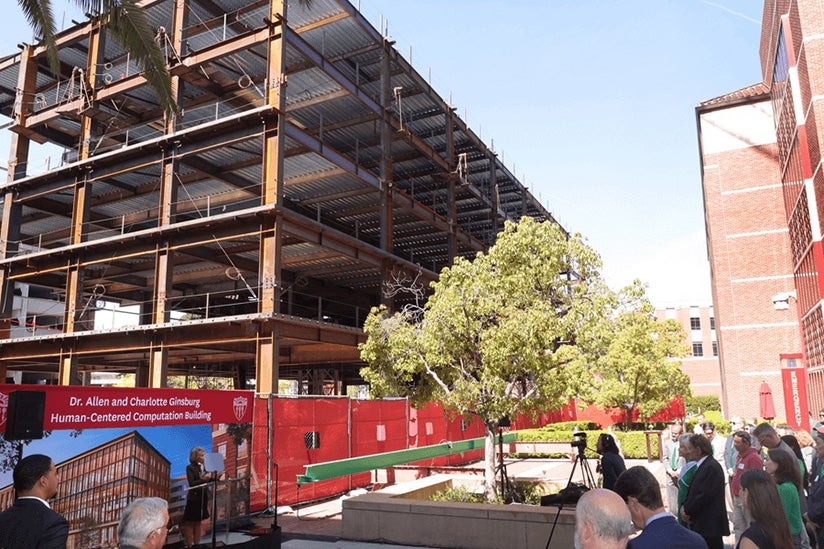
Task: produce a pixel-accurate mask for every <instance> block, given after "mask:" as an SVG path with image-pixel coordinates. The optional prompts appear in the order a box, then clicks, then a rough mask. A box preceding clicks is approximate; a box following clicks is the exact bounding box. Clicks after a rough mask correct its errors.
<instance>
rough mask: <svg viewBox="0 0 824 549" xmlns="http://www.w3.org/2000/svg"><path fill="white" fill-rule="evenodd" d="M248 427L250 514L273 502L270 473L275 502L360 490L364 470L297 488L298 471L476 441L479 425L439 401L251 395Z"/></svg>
mask: <svg viewBox="0 0 824 549" xmlns="http://www.w3.org/2000/svg"><path fill="white" fill-rule="evenodd" d="M270 413H271V454H272V463H270V462H269V461H268V460H267V456H268V455H269V451H270V450H269V444H270V440H269V438H268V437H267V436H266V433H267V430H268V425H269V421H270ZM517 424H518V427H519V428H527V427H530V426H534V425H537V422H533V421H531V420H529V419H527V418H519V420H518V421H517ZM254 425H255V433H254V436H253V437H252V456H253V465H252V469H253V471H254V475H253V481H252V491H251V508H252V510H259V509H264V508H266V507H267V505H269V504H274V503H275V501H274V500H275V486H274V477H275V475H276V476H277V505H289V504H293V503H296V502H299V501H311V500H314V499H320V498H323V497H326V496H331V495H334V494H338V493H341V492H345V491H347V490H350V489H352V488H357V487H362V486H366V485H368V484H369V483H370V482H371V480H372V479H371V474H370V473H360V474H356V475H350V476H347V477H341V478H336V479H330V480H325V481H320V482H314V483H310V484H304V485H302V486H300V487H298V485H297V475H300V474H303V473H304V472H305V466H306V465H307V464H311V463H321V462H326V461H334V460H339V459H345V458H350V457H359V456H366V455H371V454H379V453H382V452H391V451H395V450H405V449H407V448H417V447H421V446H429V445H431V444H438V443H442V442H446V441H457V440H464V439H470V438H479V437H483V436H484V425H483V423H482V422H481V421H480V420H475V421H466V420H463V419H461V418H460V417H455V418H451V417H450V416H449V415H448V414H447V413H446V412H445V411H444V409H443V407H442V406H440V405H439V404H429V405H427V406H425V407H422V408H414V407H412V406H411V405H410V404H409V401H408V400H406V399H397V400H354V399H349V398H345V397H298V398H295V397H277V396H272V397H271V398H268V399H267V398H259V399H257V401H256V403H255V421H254ZM482 457H483V451H481V450H476V451H472V452H465V453H464V454H461V455H451V456H443V457H439V458H433V459H429V460H426V461H425V462H418V463H415V465H424V466H444V465H456V464H459V463H466V462H469V461H474V460H479V459H481V458H482ZM270 467H271V469H269V468H270ZM267 470H271V475H272V477H271V478H272V486H271V488H270V490H271V494H270V495H269V496H267V484H268V482H269V481H268V478H267ZM270 502H271V503H270Z"/></svg>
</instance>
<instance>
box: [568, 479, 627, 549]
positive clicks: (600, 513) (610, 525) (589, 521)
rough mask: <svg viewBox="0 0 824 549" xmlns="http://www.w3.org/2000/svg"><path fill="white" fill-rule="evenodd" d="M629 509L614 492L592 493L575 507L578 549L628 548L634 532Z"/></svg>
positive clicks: (601, 491)
mask: <svg viewBox="0 0 824 549" xmlns="http://www.w3.org/2000/svg"><path fill="white" fill-rule="evenodd" d="M633 530H634V529H633V527H632V518H631V517H630V514H629V509H628V508H627V505H626V504H625V503H624V500H622V499H621V496H619V495H618V494H616V493H615V492H613V491H612V490H604V489H598V490H590V491H589V492H586V493H585V494H584V495H583V496H581V499H579V500H578V505H577V506H576V507H575V549H625V548H626V546H627V540H628V539H629V535H630V534H631V533H632V532H633Z"/></svg>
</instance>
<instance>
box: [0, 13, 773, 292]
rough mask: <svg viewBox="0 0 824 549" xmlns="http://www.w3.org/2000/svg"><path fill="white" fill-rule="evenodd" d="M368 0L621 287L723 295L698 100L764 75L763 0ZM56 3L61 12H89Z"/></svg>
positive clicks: (8, 31) (1, 47) (3, 42)
mask: <svg viewBox="0 0 824 549" xmlns="http://www.w3.org/2000/svg"><path fill="white" fill-rule="evenodd" d="M352 1H353V3H354V4H355V5H359V6H360V9H361V11H362V12H363V13H364V15H365V16H366V17H367V18H368V19H369V20H370V21H371V22H372V23H373V24H374V26H375V27H376V28H381V26H382V23H381V22H383V26H386V27H388V32H389V35H390V36H391V38H392V39H393V40H395V42H396V44H395V46H396V48H397V49H398V51H399V52H400V53H401V54H402V55H404V57H406V58H407V59H409V58H410V55H411V61H412V64H413V66H414V67H415V68H416V69H417V70H418V72H420V73H421V74H422V75H424V76H425V77H430V75H431V78H430V80H431V83H432V86H433V87H434V88H435V90H436V91H437V92H438V93H440V95H441V96H442V97H443V98H444V99H445V100H446V101H449V100H450V97H451V101H452V104H453V105H454V107H455V108H456V112H457V113H458V114H459V115H460V116H461V117H462V118H463V119H464V120H466V121H467V122H468V124H469V126H470V127H471V128H472V129H473V130H474V131H475V133H476V134H478V135H480V136H481V137H482V139H483V140H484V141H485V142H486V143H487V144H488V145H489V144H492V145H493V148H494V150H495V151H496V152H497V153H498V154H499V157H500V158H502V160H503V161H504V163H505V164H506V165H507V167H508V168H509V169H510V170H511V171H513V172H514V173H515V175H516V176H517V177H518V178H519V179H520V180H521V182H523V183H525V184H526V185H527V186H528V187H529V188H530V189H531V191H532V193H533V194H534V195H535V196H536V197H538V198H539V199H540V201H541V202H542V203H543V204H544V205H545V206H546V207H547V208H548V209H549V210H550V211H551V212H552V214H553V216H554V217H555V218H556V219H557V220H559V221H560V222H561V224H562V225H563V226H564V227H565V228H566V229H567V230H569V231H570V232H577V233H581V234H582V235H583V236H584V237H586V238H587V241H588V243H589V244H590V245H591V246H592V247H593V248H595V250H597V251H598V252H599V253H600V255H601V257H602V259H603V262H604V268H603V271H602V272H603V274H604V276H605V278H606V280H607V282H608V283H609V284H610V286H612V287H613V288H614V289H618V288H620V287H621V286H624V285H626V284H629V283H630V282H631V281H632V280H633V279H635V278H639V279H641V280H642V281H643V282H645V283H646V284H648V295H649V297H650V299H651V300H652V302H653V304H655V305H656V306H658V307H677V306H689V305H709V304H711V302H712V295H711V289H710V275H709V264H708V261H707V249H706V240H705V230H704V218H703V215H704V211H703V199H702V193H701V175H700V166H699V155H698V138H697V132H696V119H695V107H696V106H697V105H698V103H700V102H701V101H704V100H707V99H711V98H714V97H717V96H720V95H724V94H726V93H729V92H731V91H735V90H737V89H740V88H743V87H745V86H749V85H751V84H754V83H756V82H760V81H761V79H762V77H761V73H760V61H759V57H758V48H759V40H760V23H761V14H762V10H763V3H762V2H759V1H757V0H717V1H709V0H472V1H470V0H360V1H359V0H352ZM53 4H54V6H55V14H56V19H57V21H65V22H66V24H69V22H70V21H71V19H72V18H75V19H80V17H79V16H78V15H77V12H66V11H65V6H67V5H68V3H67V2H66V0H53ZM65 13H67V15H65V16H64V14H65ZM287 17H288V14H287ZM30 38H31V31H30V30H29V29H28V27H27V25H26V23H25V21H24V19H23V17H22V14H21V13H20V12H19V11H17V10H11V11H9V12H7V13H6V15H5V17H4V18H2V20H0V56H4V55H7V54H9V53H12V52H14V51H15V50H16V44H18V43H19V42H21V41H30ZM2 133H3V134H6V133H7V132H5V131H3V132H2ZM7 143H8V138H7V136H4V135H0V164H2V165H5V158H4V154H5V153H4V152H2V151H7V150H8V145H7Z"/></svg>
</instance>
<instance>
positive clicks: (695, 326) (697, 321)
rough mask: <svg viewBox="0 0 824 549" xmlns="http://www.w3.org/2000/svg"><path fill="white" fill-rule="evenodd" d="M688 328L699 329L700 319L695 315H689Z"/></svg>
mask: <svg viewBox="0 0 824 549" xmlns="http://www.w3.org/2000/svg"><path fill="white" fill-rule="evenodd" d="M690 329H692V330H700V329H701V319H700V318H698V317H697V316H691V317H690Z"/></svg>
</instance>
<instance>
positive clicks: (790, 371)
mask: <svg viewBox="0 0 824 549" xmlns="http://www.w3.org/2000/svg"><path fill="white" fill-rule="evenodd" d="M799 362H800V361H799ZM781 381H782V382H783V385H784V411H785V412H786V413H787V424H788V425H789V426H790V427H793V428H795V429H804V430H806V431H809V430H810V414H809V410H808V408H807V376H806V373H805V371H804V367H803V366H802V367H797V368H787V367H784V368H781Z"/></svg>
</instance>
